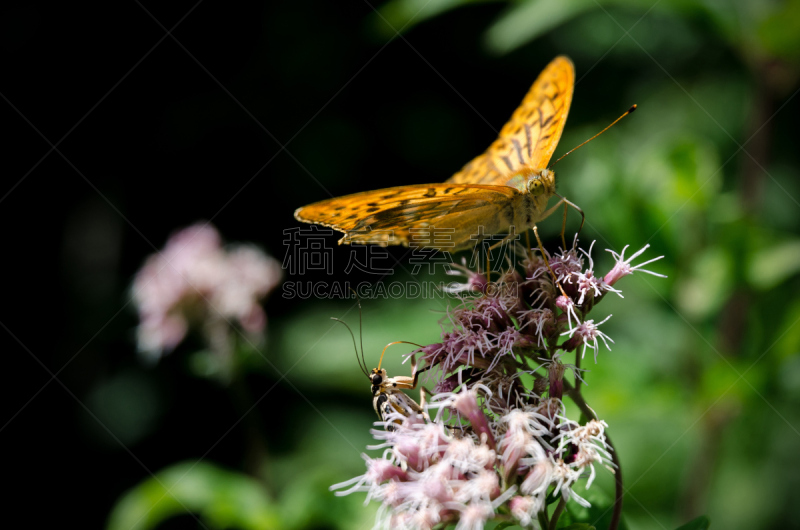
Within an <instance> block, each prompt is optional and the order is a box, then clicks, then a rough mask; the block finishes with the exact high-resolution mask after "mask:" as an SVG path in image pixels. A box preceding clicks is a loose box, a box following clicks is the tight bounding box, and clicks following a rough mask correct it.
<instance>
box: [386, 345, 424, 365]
mask: <svg viewBox="0 0 800 530" xmlns="http://www.w3.org/2000/svg"><path fill="white" fill-rule="evenodd" d="M394 344H411V345H412V346H416V347H417V348H424V347H425V346H420V345H419V344H417V343H416V342H408V341H405V340H398V341H395V342H390V343H389V344H387V345H386V347H385V348H383V351H382V352H381V359H380V361H378V370H380V369H381V363H382V362H383V354H384V353H386V349H387V348H388V347H389V346H392V345H394Z"/></svg>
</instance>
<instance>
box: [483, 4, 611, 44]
mask: <svg viewBox="0 0 800 530" xmlns="http://www.w3.org/2000/svg"><path fill="white" fill-rule="evenodd" d="M597 5H598V4H597V3H596V2H593V1H592V0H533V1H531V2H523V3H519V4H516V5H514V6H513V7H512V8H511V9H509V10H508V11H506V12H505V13H504V14H503V15H501V16H500V18H499V19H497V21H495V22H494V23H493V24H492V25H491V26H490V27H489V29H488V30H487V32H486V36H485V40H486V45H487V47H488V48H489V49H490V50H491V51H493V52H494V53H497V54H503V53H508V52H510V51H512V50H514V49H515V48H518V47H520V46H522V45H523V44H525V43H526V42H529V41H531V40H533V39H535V38H536V37H538V36H539V35H542V34H544V33H546V32H548V31H550V30H551V29H553V28H555V27H556V26H558V25H560V24H561V23H563V22H566V21H567V20H569V19H571V18H573V17H575V16H576V15H578V14H579V13H582V12H584V11H587V10H589V9H595V8H597Z"/></svg>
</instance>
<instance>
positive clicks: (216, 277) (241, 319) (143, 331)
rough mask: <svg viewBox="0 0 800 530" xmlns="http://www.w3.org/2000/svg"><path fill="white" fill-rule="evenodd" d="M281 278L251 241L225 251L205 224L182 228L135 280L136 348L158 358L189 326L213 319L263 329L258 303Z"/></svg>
mask: <svg viewBox="0 0 800 530" xmlns="http://www.w3.org/2000/svg"><path fill="white" fill-rule="evenodd" d="M280 279H281V268H280V264H279V263H278V262H277V261H276V260H275V259H273V258H271V257H270V256H267V255H266V254H264V253H263V252H262V251H260V250H258V249H257V248H255V247H253V246H249V245H238V246H232V247H230V248H229V249H227V250H226V249H225V248H223V247H222V240H221V238H220V235H219V233H218V232H217V230H216V229H215V228H214V227H213V226H211V225H210V224H208V223H205V224H203V223H197V224H195V225H192V226H190V227H188V228H184V229H183V230H180V231H179V232H177V233H175V234H173V235H172V236H171V237H170V238H169V240H167V243H166V245H165V246H164V249H163V250H162V251H161V252H159V253H157V254H153V255H152V256H150V257H148V258H147V260H146V261H145V263H144V265H143V266H142V268H141V269H140V270H139V271H138V272H137V273H136V277H135V278H134V281H133V288H132V296H133V300H134V302H135V303H136V306H137V308H138V311H139V327H138V329H137V333H136V336H137V343H138V347H139V350H140V351H142V352H143V353H145V354H147V355H149V356H151V357H153V358H156V359H157V358H158V357H160V356H161V355H162V354H163V353H165V352H169V351H170V350H172V349H173V348H175V346H177V345H178V344H179V343H180V342H181V341H182V340H183V339H184V338H185V337H186V334H187V333H188V331H189V328H190V326H192V325H196V324H202V325H205V327H209V324H210V323H211V322H217V321H222V322H225V323H227V324H228V325H232V324H238V325H240V326H241V327H242V329H244V330H245V331H246V332H248V333H253V334H260V333H262V332H263V331H264V329H265V327H266V323H267V316H266V314H265V313H264V310H263V308H262V307H261V305H260V304H259V301H260V300H261V299H263V298H264V297H266V295H267V294H268V293H269V292H270V291H271V290H272V289H274V288H275V286H277V285H278V283H279V282H280ZM212 349H213V347H212Z"/></svg>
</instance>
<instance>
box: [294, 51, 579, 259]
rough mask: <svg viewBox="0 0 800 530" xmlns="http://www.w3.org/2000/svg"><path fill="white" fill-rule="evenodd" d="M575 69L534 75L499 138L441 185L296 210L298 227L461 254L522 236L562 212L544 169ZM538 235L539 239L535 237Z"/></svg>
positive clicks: (565, 63) (557, 63)
mask: <svg viewBox="0 0 800 530" xmlns="http://www.w3.org/2000/svg"><path fill="white" fill-rule="evenodd" d="M574 84H575V69H574V67H573V65H572V61H570V59H569V58H567V57H565V56H559V57H556V58H555V59H553V61H551V62H550V64H548V65H547V67H546V68H545V69H544V70H543V71H542V73H541V74H539V77H538V78H537V79H536V81H534V83H533V86H531V89H530V90H529V91H528V93H527V95H526V96H525V98H524V99H523V100H522V103H521V104H520V106H519V107H518V108H517V110H515V111H514V114H513V115H512V116H511V119H510V120H509V122H508V123H506V124H505V126H503V128H502V130H501V131H500V134H499V136H498V137H497V139H496V140H495V141H494V143H492V144H491V145H490V146H489V148H488V149H487V150H486V152H484V153H483V154H482V155H480V156H478V157H476V158H474V159H473V160H471V161H470V162H469V163H467V164H466V165H465V166H464V167H463V168H462V169H461V171H459V172H458V173H456V174H455V175H453V176H452V177H450V178H449V179H447V181H446V182H445V183H443V184H412V185H407V186H397V187H394V188H385V189H380V190H374V191H365V192H361V193H355V194H352V195H345V196H343V197H336V198H333V199H327V200H324V201H320V202H316V203H314V204H310V205H308V206H303V207H302V208H298V209H297V210H296V211H295V213H294V216H295V218H296V219H297V220H298V221H302V222H305V223H312V224H320V225H323V226H328V227H331V228H334V229H336V230H339V231H341V232H344V234H345V235H344V237H342V239H341V240H339V244H343V243H344V244H351V243H374V244H378V245H381V246H386V245H404V246H409V245H414V246H420V247H425V248H434V249H438V250H449V251H458V250H462V249H466V248H470V247H472V246H473V245H474V244H475V243H476V239H477V240H480V239H482V238H484V237H488V236H491V235H492V234H496V233H501V232H506V231H508V232H509V233H510V234H511V233H512V232H516V231H519V232H520V233H521V232H523V231H527V230H528V229H529V228H534V229H535V226H536V223H537V222H538V221H541V220H543V219H545V218H546V217H548V216H549V215H550V214H551V213H553V212H554V211H555V210H556V209H557V208H559V207H560V206H561V205H562V204H563V203H564V202H565V201H566V199H564V198H561V200H560V201H559V203H558V204H556V205H555V206H553V207H551V208H550V209H547V203H548V201H549V200H550V198H551V197H552V196H553V195H554V194H555V193H556V187H555V174H554V173H553V172H552V171H551V170H550V169H547V164H548V162H549V161H550V158H551V157H552V156H553V152H554V151H555V149H556V145H558V141H559V139H560V138H561V132H562V131H563V130H564V124H565V122H566V120H567V114H568V113H569V107H570V103H571V102H572V92H573V88H574ZM537 236H538V234H537Z"/></svg>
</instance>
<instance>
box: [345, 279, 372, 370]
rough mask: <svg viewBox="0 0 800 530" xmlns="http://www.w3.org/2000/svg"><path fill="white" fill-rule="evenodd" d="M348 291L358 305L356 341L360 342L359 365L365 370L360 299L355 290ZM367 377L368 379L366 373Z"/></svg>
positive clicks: (365, 361)
mask: <svg viewBox="0 0 800 530" xmlns="http://www.w3.org/2000/svg"><path fill="white" fill-rule="evenodd" d="M350 290H351V291H353V295H354V296H355V297H356V302H357V303H358V340H359V341H361V364H363V365H364V369H365V370H366V368H367V360H366V359H365V358H364V322H363V319H362V314H361V299H360V298H359V297H358V293H357V292H356V291H355V289H352V288H351V289H350ZM356 357H358V351H356ZM365 373H366V372H365ZM367 376H368V377H369V374H368V373H367Z"/></svg>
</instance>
